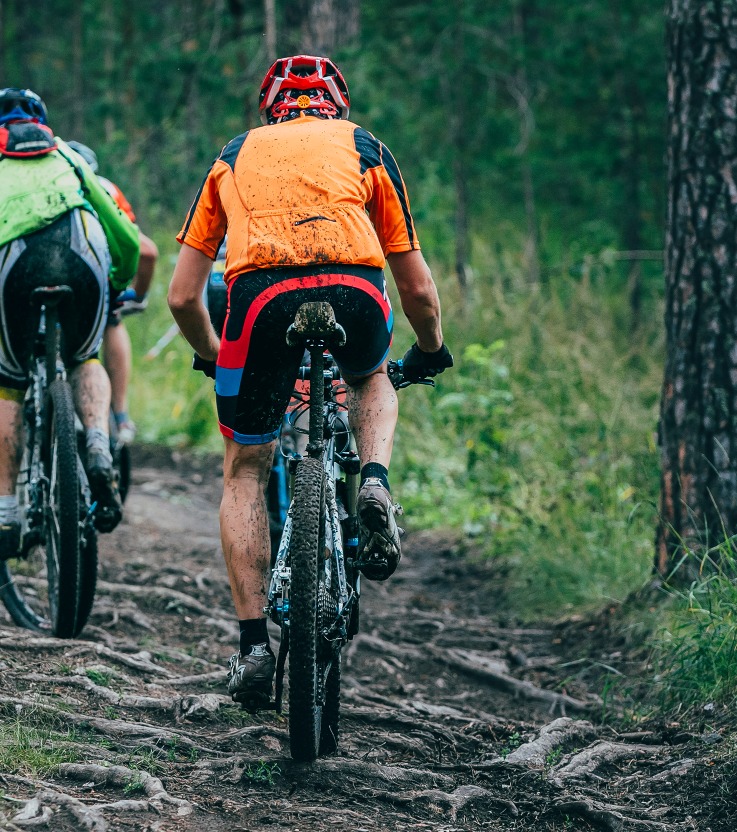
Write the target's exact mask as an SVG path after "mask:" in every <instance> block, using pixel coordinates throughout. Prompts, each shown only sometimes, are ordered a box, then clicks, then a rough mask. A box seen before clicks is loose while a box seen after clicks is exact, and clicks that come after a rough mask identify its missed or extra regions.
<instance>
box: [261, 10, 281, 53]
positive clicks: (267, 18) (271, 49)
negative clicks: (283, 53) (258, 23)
mask: <svg viewBox="0 0 737 832" xmlns="http://www.w3.org/2000/svg"><path fill="white" fill-rule="evenodd" d="M264 40H265V42H266V63H267V64H269V66H271V64H273V63H274V61H275V60H276V59H277V57H278V56H277V54H276V3H275V0H264Z"/></svg>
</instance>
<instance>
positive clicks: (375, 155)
mask: <svg viewBox="0 0 737 832" xmlns="http://www.w3.org/2000/svg"><path fill="white" fill-rule="evenodd" d="M226 231H227V234H228V247H227V255H226V265H225V281H226V283H229V282H230V281H231V280H232V279H233V278H234V277H236V276H237V275H239V274H242V273H243V272H248V271H253V270H255V269H264V268H274V267H278V266H307V265H312V264H324V263H344V264H351V265H367V266H375V267H378V268H383V266H384V262H385V256H386V255H387V254H389V253H393V252H400V251H410V250H412V249H418V248H419V247H420V246H419V243H418V240H417V234H416V232H415V227H414V222H413V220H412V214H411V213H410V206H409V199H408V197H407V191H406V188H405V186H404V181H403V179H402V175H401V173H400V171H399V168H398V166H397V163H396V162H395V160H394V157H393V156H392V155H391V153H390V152H389V150H388V149H387V148H386V146H385V145H384V144H382V143H381V142H380V141H379V140H378V139H376V138H375V137H374V136H372V135H371V133H369V132H368V131H367V130H364V129H363V128H361V127H359V126H358V125H356V124H353V123H352V122H350V121H342V120H338V119H320V118H311V117H306V118H299V119H294V120H292V121H288V122H284V123H282V124H275V125H270V126H267V127H258V128H256V129H255V130H250V131H248V132H247V133H243V134H242V135H240V136H237V137H236V138H235V139H233V140H232V141H231V142H230V143H229V144H227V145H226V146H225V147H224V148H223V151H222V153H221V154H220V156H219V157H218V158H217V159H216V160H215V162H213V164H212V167H211V168H210V170H209V171H208V173H207V176H206V177H205V180H204V182H203V184H202V186H201V188H200V190H199V192H198V194H197V196H196V197H195V200H194V203H193V204H192V207H191V208H190V211H189V214H188V215H187V218H186V220H185V223H184V226H183V227H182V230H181V231H180V233H179V235H178V236H177V240H179V242H180V243H187V245H190V246H192V247H193V248H196V249H198V250H199V251H202V252H203V253H204V254H206V255H207V256H208V257H211V258H213V259H215V257H216V255H217V251H218V248H219V246H220V244H221V242H222V240H223V238H224V236H225V233H226Z"/></svg>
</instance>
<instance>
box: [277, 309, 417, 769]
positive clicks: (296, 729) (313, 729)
mask: <svg viewBox="0 0 737 832" xmlns="http://www.w3.org/2000/svg"><path fill="white" fill-rule="evenodd" d="M345 337H346V336H345V332H344V331H343V329H342V327H340V325H339V324H337V323H336V321H335V316H334V312H333V309H332V307H331V306H330V304H328V303H306V304H303V305H302V306H301V307H300V309H299V310H298V312H297V315H296V317H295V321H294V323H293V324H292V325H291V326H290V327H289V330H288V332H287V340H288V342H289V343H290V344H292V345H295V346H296V345H300V346H304V347H305V348H306V349H307V350H308V351H309V354H310V365H309V367H304V366H303V367H302V368H301V370H300V378H301V379H303V380H306V379H307V378H309V382H310V385H309V393H308V394H307V395H306V396H304V397H303V400H304V401H303V403H304V407H303V408H297V410H295V411H293V413H292V417H291V421H292V424H293V425H295V427H296V429H297V430H298V431H300V430H303V431H304V430H305V429H304V428H299V427H297V424H298V421H299V415H300V414H301V413H302V412H306V411H308V412H309V429H308V431H307V433H308V439H309V441H308V443H307V447H306V455H301V454H299V453H295V452H287V453H286V454H285V456H286V458H287V464H288V470H289V473H290V475H291V482H292V500H291V505H290V507H289V511H288V513H287V517H286V522H285V524H284V531H283V534H282V536H281V541H280V544H279V547H278V552H277V553H276V557H275V562H274V564H273V568H272V573H271V581H270V584H269V591H268V604H267V606H266V607H265V608H264V612H265V613H266V614H267V615H268V616H269V617H270V618H271V619H272V620H273V621H274V622H275V623H276V624H278V625H279V627H280V628H281V632H282V638H281V644H280V647H279V655H278V659H277V666H276V682H275V685H276V687H275V693H276V697H275V702H274V703H273V707H274V708H275V709H276V710H277V711H279V712H281V707H282V697H283V686H284V674H285V667H286V659H287V654H289V677H288V678H289V738H290V747H291V754H292V757H293V759H295V760H297V761H301V762H308V761H311V760H314V759H316V758H317V757H318V756H323V755H325V754H330V753H332V752H334V751H335V750H336V749H337V747H338V733H339V721H340V674H341V650H342V648H343V646H344V645H345V644H346V643H347V641H348V640H349V639H351V638H353V636H354V635H355V634H356V633H357V632H358V626H359V598H360V589H361V575H360V571H359V567H360V566H361V564H360V561H359V559H358V558H359V556H358V517H357V514H356V501H357V496H358V486H359V477H360V471H361V462H360V459H359V457H358V454H357V453H356V449H355V444H354V442H353V438H352V436H351V434H350V431H349V428H348V422H347V418H346V415H345V410H346V406H345V404H344V403H343V402H342V395H341V391H343V390H344V387H343V385H341V384H340V372H339V370H338V368H337V366H336V365H335V362H334V361H333V359H332V357H331V356H330V355H329V352H327V351H329V350H330V349H332V348H333V347H334V346H340V345H342V344H343V343H345ZM389 377H390V379H391V380H392V383H393V384H394V386H395V387H396V388H397V389H399V388H401V387H406V386H408V385H409V384H410V383H411V382H408V381H406V380H405V379H404V378H403V376H402V371H401V362H390V367H389ZM420 383H425V384H431V385H432V384H433V382H432V381H430V380H429V379H424V380H422V381H421V382H420Z"/></svg>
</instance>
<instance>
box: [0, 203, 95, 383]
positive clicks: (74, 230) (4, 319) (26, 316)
mask: <svg viewBox="0 0 737 832" xmlns="http://www.w3.org/2000/svg"><path fill="white" fill-rule="evenodd" d="M109 271H110V253H109V251H108V246H107V240H106V239H105V232H104V231H103V229H102V226H101V225H100V223H99V221H98V219H97V217H96V216H95V215H94V214H92V213H90V212H89V211H84V210H82V209H75V210H73V211H70V212H69V213H67V214H64V215H63V216H62V217H60V218H59V219H57V220H55V221H54V222H53V223H51V224H50V225H47V226H46V227H45V228H42V229H41V230H40V231H35V232H34V233H33V234H27V235H26V236H25V237H19V238H18V239H16V240H13V241H12V242H11V243H8V245H6V246H3V247H2V248H0V325H1V326H2V337H1V338H0V387H9V388H11V389H15V390H24V389H25V388H26V386H27V377H28V370H29V362H30V359H31V357H32V354H33V342H34V339H35V338H36V332H37V329H38V319H37V316H36V317H35V320H34V314H35V313H34V308H33V306H32V305H31V293H32V292H33V290H34V289H35V288H37V287H39V286H60V285H66V286H69V287H71V289H72V291H73V292H74V296H73V299H72V300H71V301H69V302H64V303H63V304H62V305H61V307H60V316H61V320H62V332H63V337H62V354H63V357H64V361H65V363H66V365H67V367H70V368H71V367H73V366H75V365H76V364H80V363H82V362H83V361H87V360H89V359H91V358H95V357H96V356H97V351H98V349H99V347H100V341H101V339H102V333H103V328H104V325H105V320H106V317H107V311H108V285H107V276H108V272H109Z"/></svg>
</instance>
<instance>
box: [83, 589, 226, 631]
mask: <svg viewBox="0 0 737 832" xmlns="http://www.w3.org/2000/svg"><path fill="white" fill-rule="evenodd" d="M97 591H98V592H100V593H103V592H109V593H110V594H111V595H123V596H138V597H141V598H153V599H156V600H159V601H166V602H167V603H168V606H167V608H168V609H176V608H177V607H179V608H183V609H188V610H192V612H197V613H199V614H200V615H204V616H205V618H209V619H211V620H213V621H219V622H220V623H219V624H218V626H221V625H222V627H223V628H224V629H226V630H227V631H229V632H236V633H237V628H236V627H235V624H234V623H233V622H232V621H231V620H230V618H231V615H230V614H229V613H227V612H226V611H225V610H221V609H218V608H217V607H213V606H207V605H206V604H203V603H202V602H201V601H198V600H197V599H196V598H193V597H192V596H191V595H187V593H186V592H180V591H179V590H178V589H168V588H167V587H163V586H141V585H140V584H113V583H110V582H109V581H98V582H97Z"/></svg>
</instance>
